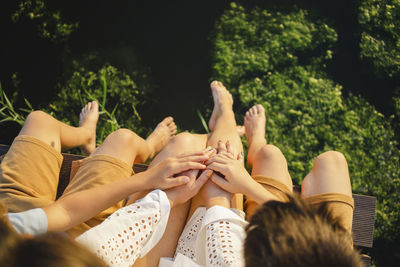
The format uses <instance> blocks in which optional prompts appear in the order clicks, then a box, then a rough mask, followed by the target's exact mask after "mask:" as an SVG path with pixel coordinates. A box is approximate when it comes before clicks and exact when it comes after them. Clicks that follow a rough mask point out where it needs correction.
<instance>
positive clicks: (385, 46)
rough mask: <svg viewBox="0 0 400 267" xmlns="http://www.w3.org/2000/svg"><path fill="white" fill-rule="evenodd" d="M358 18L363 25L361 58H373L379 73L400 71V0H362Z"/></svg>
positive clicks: (390, 74) (393, 73)
mask: <svg viewBox="0 0 400 267" xmlns="http://www.w3.org/2000/svg"><path fill="white" fill-rule="evenodd" d="M358 21H359V23H360V25H361V28H362V31H363V32H362V34H361V41H360V48H361V57H362V58H366V59H370V60H371V61H372V63H373V65H374V66H375V68H376V70H377V71H378V72H381V73H384V74H386V75H388V76H389V77H392V76H393V75H398V74H399V73H400V1H399V0H362V1H360V6H359V15H358Z"/></svg>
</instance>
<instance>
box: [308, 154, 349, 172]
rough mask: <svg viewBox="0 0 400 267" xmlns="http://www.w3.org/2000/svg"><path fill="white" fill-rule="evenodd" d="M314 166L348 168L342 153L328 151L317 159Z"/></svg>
mask: <svg viewBox="0 0 400 267" xmlns="http://www.w3.org/2000/svg"><path fill="white" fill-rule="evenodd" d="M314 165H320V166H321V165H322V166H329V167H333V168H343V167H346V168H347V161H346V158H345V157H344V155H343V154H342V153H340V152H338V151H327V152H324V153H322V154H320V155H318V156H317V157H316V158H315V161H314Z"/></svg>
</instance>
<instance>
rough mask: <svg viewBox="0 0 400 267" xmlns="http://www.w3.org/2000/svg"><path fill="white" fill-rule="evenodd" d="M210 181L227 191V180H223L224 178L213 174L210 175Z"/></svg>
mask: <svg viewBox="0 0 400 267" xmlns="http://www.w3.org/2000/svg"><path fill="white" fill-rule="evenodd" d="M211 181H212V182H213V183H214V184H216V185H218V186H219V187H221V188H222V189H224V190H226V191H228V192H229V190H228V189H229V182H228V181H227V180H225V179H224V178H222V177H220V176H218V175H213V176H211Z"/></svg>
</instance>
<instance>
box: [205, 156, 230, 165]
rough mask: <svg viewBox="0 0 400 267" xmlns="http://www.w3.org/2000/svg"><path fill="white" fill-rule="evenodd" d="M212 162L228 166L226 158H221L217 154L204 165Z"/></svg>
mask: <svg viewBox="0 0 400 267" xmlns="http://www.w3.org/2000/svg"><path fill="white" fill-rule="evenodd" d="M214 162H217V163H221V164H228V160H227V158H225V157H221V156H219V154H218V155H216V156H214V157H212V158H210V159H209V160H207V161H206V162H205V164H206V165H210V164H211V163H214Z"/></svg>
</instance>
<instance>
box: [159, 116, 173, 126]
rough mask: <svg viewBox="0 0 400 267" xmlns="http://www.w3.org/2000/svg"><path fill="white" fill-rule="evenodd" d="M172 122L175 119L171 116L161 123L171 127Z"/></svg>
mask: <svg viewBox="0 0 400 267" xmlns="http://www.w3.org/2000/svg"><path fill="white" fill-rule="evenodd" d="M172 122H174V119H173V118H172V117H171V116H169V117H166V118H165V119H163V121H162V122H161V123H165V124H166V125H169V124H170V123H172Z"/></svg>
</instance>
